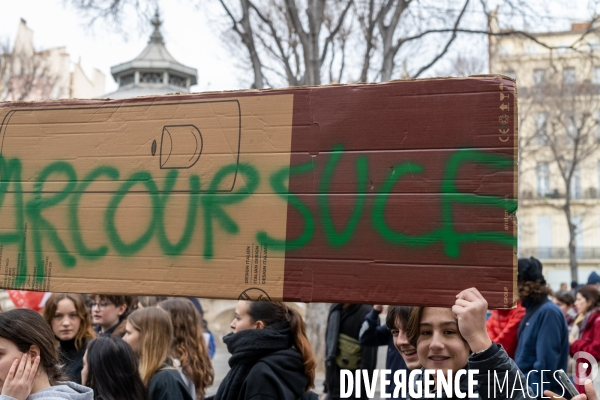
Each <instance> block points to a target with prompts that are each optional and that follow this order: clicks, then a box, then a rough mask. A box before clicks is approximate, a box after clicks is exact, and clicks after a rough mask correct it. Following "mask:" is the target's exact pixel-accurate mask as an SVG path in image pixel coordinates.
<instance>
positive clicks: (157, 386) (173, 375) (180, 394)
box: [148, 366, 192, 400]
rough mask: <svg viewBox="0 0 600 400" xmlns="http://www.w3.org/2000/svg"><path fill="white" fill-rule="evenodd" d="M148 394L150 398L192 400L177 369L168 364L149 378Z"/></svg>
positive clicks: (157, 399) (158, 399)
mask: <svg viewBox="0 0 600 400" xmlns="http://www.w3.org/2000/svg"><path fill="white" fill-rule="evenodd" d="M148 395H149V396H148V398H149V399H150V400H192V397H191V396H190V394H189V393H188V390H187V388H186V386H185V383H183V379H182V378H181V374H180V373H179V371H178V370H176V369H173V368H172V367H169V366H165V368H164V369H161V370H159V371H158V372H157V373H156V374H154V376H153V377H152V379H150V383H149V384H148Z"/></svg>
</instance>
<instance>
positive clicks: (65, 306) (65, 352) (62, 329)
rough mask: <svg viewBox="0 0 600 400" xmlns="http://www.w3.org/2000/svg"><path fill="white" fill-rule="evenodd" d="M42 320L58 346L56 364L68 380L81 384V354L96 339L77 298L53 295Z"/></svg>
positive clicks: (89, 319)
mask: <svg viewBox="0 0 600 400" xmlns="http://www.w3.org/2000/svg"><path fill="white" fill-rule="evenodd" d="M44 319H45V320H46V322H48V325H49V326H50V327H51V328H52V331H53V332H54V335H55V336H56V338H57V339H58V341H59V343H60V350H61V352H60V362H61V364H63V365H64V369H65V374H66V375H67V376H68V377H69V380H71V381H73V382H76V383H81V370H82V369H83V354H84V353H85V348H86V345H87V344H88V342H89V341H90V340H92V339H93V338H95V337H96V333H95V332H94V329H93V328H92V319H91V317H90V313H89V312H88V309H87V307H86V305H85V299H84V298H83V296H82V295H80V294H73V293H53V294H52V295H51V296H50V297H49V298H48V300H47V301H46V306H45V307H44Z"/></svg>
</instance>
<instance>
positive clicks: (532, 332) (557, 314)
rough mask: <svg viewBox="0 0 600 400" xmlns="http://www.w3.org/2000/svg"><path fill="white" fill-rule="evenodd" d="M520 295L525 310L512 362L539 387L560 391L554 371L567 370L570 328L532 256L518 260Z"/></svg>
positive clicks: (540, 264)
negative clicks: (552, 300) (550, 297)
mask: <svg viewBox="0 0 600 400" xmlns="http://www.w3.org/2000/svg"><path fill="white" fill-rule="evenodd" d="M517 285H518V291H519V297H520V298H521V300H522V302H523V306H524V307H525V309H526V312H525V317H523V320H522V321H521V323H520V325H519V331H518V344H517V350H516V352H515V362H516V363H517V365H518V366H519V368H520V369H521V371H523V373H524V374H527V375H528V379H529V385H530V386H531V387H534V388H536V389H539V390H538V396H539V397H541V395H542V393H543V392H544V390H551V391H553V392H555V393H562V387H561V385H560V384H559V383H558V381H556V379H554V377H553V375H552V374H553V373H554V371H556V370H559V369H562V370H566V369H567V362H568V358H569V338H568V335H569V331H568V328H567V322H566V321H565V317H564V316H563V313H562V311H561V310H560V308H558V306H557V305H556V304H554V303H553V302H551V301H550V299H549V298H548V296H549V294H550V292H551V290H550V288H549V287H548V285H546V280H545V279H544V275H543V274H542V263H540V261H539V260H538V259H536V258H534V257H531V258H521V259H519V261H518V280H517Z"/></svg>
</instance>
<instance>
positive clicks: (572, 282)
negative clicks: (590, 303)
mask: <svg viewBox="0 0 600 400" xmlns="http://www.w3.org/2000/svg"><path fill="white" fill-rule="evenodd" d="M577 286H579V283H577V281H571V289H577Z"/></svg>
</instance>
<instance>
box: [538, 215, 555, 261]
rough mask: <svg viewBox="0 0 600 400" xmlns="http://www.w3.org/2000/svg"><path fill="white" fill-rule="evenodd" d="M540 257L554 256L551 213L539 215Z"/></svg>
mask: <svg viewBox="0 0 600 400" xmlns="http://www.w3.org/2000/svg"><path fill="white" fill-rule="evenodd" d="M537 234H538V257H539V258H542V259H543V258H552V217H551V216H549V215H538V217H537Z"/></svg>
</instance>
